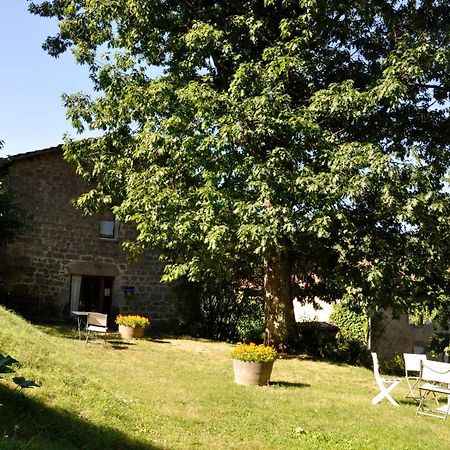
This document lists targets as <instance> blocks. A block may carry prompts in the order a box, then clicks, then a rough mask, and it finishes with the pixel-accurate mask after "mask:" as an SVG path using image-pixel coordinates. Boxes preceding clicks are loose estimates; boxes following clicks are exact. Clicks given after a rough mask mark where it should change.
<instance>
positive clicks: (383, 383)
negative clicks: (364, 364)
mask: <svg viewBox="0 0 450 450" xmlns="http://www.w3.org/2000/svg"><path fill="white" fill-rule="evenodd" d="M372 361H373V373H374V375H375V381H376V382H377V385H378V387H379V389H380V392H379V393H378V394H377V395H376V396H375V397H374V398H373V399H372V405H376V404H377V403H380V402H381V400H383V398H386V399H387V400H389V401H390V402H391V403H392V405H394V406H399V404H398V403H397V402H396V401H395V400H394V399H393V398H392V397H391V394H390V393H391V391H392V390H393V389H394V388H395V387H396V386H397V385H398V384H399V383H400V382H401V381H402V379H401V378H385V377H382V376H381V375H380V369H379V365H378V356H377V354H376V353H372Z"/></svg>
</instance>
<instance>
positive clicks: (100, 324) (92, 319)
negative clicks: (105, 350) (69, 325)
mask: <svg viewBox="0 0 450 450" xmlns="http://www.w3.org/2000/svg"><path fill="white" fill-rule="evenodd" d="M107 323H108V315H107V314H102V313H97V312H88V315H87V321H86V342H85V343H86V344H87V343H88V341H89V338H90V336H91V333H92V334H93V335H94V336H95V337H96V338H97V335H98V334H99V333H100V334H103V335H104V337H105V341H104V344H103V345H106V333H107V332H108V326H107V325H108V324H107Z"/></svg>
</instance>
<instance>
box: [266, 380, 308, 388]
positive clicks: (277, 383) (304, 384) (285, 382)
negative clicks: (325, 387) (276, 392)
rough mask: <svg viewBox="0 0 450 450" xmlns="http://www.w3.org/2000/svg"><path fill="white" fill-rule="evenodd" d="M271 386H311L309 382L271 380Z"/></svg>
mask: <svg viewBox="0 0 450 450" xmlns="http://www.w3.org/2000/svg"><path fill="white" fill-rule="evenodd" d="M269 386H274V387H287V388H308V387H311V385H310V384H307V383H291V382H290V381H270V382H269Z"/></svg>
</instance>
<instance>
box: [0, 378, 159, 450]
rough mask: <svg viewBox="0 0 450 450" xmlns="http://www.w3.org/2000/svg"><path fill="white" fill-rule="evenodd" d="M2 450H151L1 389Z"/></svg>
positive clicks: (0, 386)
mask: <svg viewBox="0 0 450 450" xmlns="http://www.w3.org/2000/svg"><path fill="white" fill-rule="evenodd" d="M0 399H1V406H0V448H2V449H3V448H17V449H19V448H21V449H24V448H27V449H28V450H32V449H52V450H57V449H64V450H71V449H86V450H96V449H102V450H103V449H110V450H119V449H120V450H152V449H155V450H157V449H160V448H162V447H156V446H152V445H151V444H148V443H143V442H140V441H137V440H134V439H132V438H130V437H128V436H126V435H125V434H123V433H121V432H119V431H117V430H114V429H111V428H108V427H107V426H99V425H94V424H92V423H89V422H87V421H86V420H83V419H81V418H79V417H76V416H75V415H74V414H72V413H69V412H67V411H63V410H57V409H52V408H49V407H48V406H46V405H44V404H42V403H41V402H39V401H37V400H35V399H32V398H29V397H27V396H26V395H25V394H24V393H23V392H20V391H16V390H13V389H10V388H9V387H8V386H4V385H0Z"/></svg>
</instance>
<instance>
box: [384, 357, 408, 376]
mask: <svg viewBox="0 0 450 450" xmlns="http://www.w3.org/2000/svg"><path fill="white" fill-rule="evenodd" d="M379 364H380V372H381V373H382V374H386V375H395V376H398V377H403V376H404V375H405V361H404V359H403V356H402V355H394V356H393V357H391V358H380V359H379Z"/></svg>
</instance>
